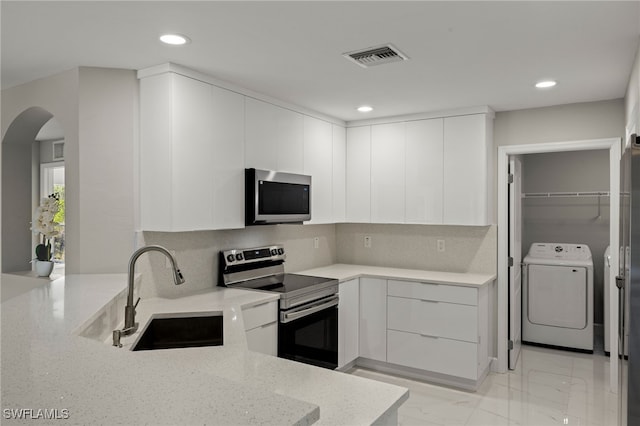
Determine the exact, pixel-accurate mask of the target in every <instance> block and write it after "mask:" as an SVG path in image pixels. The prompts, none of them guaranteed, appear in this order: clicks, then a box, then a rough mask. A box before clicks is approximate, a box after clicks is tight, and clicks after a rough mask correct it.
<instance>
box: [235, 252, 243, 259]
mask: <svg viewBox="0 0 640 426" xmlns="http://www.w3.org/2000/svg"><path fill="white" fill-rule="evenodd" d="M242 259H244V258H243V257H242V253H238V254H236V260H242Z"/></svg>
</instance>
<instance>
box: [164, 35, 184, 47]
mask: <svg viewBox="0 0 640 426" xmlns="http://www.w3.org/2000/svg"><path fill="white" fill-rule="evenodd" d="M160 41H161V42H163V43H166V44H172V45H174V46H179V45H181V44H187V43H189V42H190V41H191V40H189V37H187V36H183V35H180V34H163V35H161V36H160Z"/></svg>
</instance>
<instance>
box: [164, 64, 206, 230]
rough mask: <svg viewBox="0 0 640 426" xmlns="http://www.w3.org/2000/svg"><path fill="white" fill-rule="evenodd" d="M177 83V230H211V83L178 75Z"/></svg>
mask: <svg viewBox="0 0 640 426" xmlns="http://www.w3.org/2000/svg"><path fill="white" fill-rule="evenodd" d="M173 84H174V85H173V132H172V138H173V152H172V154H173V170H172V183H173V185H172V188H171V197H170V199H171V205H172V213H173V230H174V231H190V230H196V229H211V228H212V227H213V226H212V225H213V223H212V222H213V197H211V193H210V192H209V191H210V190H211V184H213V182H211V183H210V182H209V178H210V174H209V171H210V168H211V160H212V159H213V156H214V155H215V152H214V145H213V143H212V139H213V127H212V126H211V119H212V115H213V114H212V110H213V107H212V103H213V99H212V95H211V85H210V84H207V83H203V82H201V81H198V80H194V79H191V78H187V77H182V76H178V75H176V76H175V77H174V83H173ZM207 192H209V193H207Z"/></svg>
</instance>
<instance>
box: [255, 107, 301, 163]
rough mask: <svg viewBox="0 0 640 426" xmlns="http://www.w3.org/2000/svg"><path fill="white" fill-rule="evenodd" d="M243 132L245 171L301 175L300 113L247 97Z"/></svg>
mask: <svg viewBox="0 0 640 426" xmlns="http://www.w3.org/2000/svg"><path fill="white" fill-rule="evenodd" d="M245 129H246V134H245V165H246V167H247V168H256V169H264V170H276V171H279V172H288V173H303V172H304V144H303V138H304V119H303V115H302V114H300V113H297V112H294V111H290V110H288V109H284V108H281V107H279V106H276V105H273V104H269V103H267V102H263V101H259V100H257V99H253V98H246V117H245Z"/></svg>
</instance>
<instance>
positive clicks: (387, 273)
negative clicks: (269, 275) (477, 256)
mask: <svg viewBox="0 0 640 426" xmlns="http://www.w3.org/2000/svg"><path fill="white" fill-rule="evenodd" d="M296 274H301V275H315V276H320V277H327V278H334V279H337V280H339V281H341V282H343V281H348V280H351V279H354V278H360V277H373V278H383V279H397V280H409V281H421V282H429V283H437V284H449V285H459V286H466V287H479V286H483V285H485V284H489V283H491V282H492V281H493V280H495V279H496V275H495V274H478V273H460V272H442V271H424V270H419V269H401V268H387V267H383V266H367V265H348V264H342V263H337V264H334V265H329V266H324V267H321V268H314V269H308V270H305V271H301V272H296Z"/></svg>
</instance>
